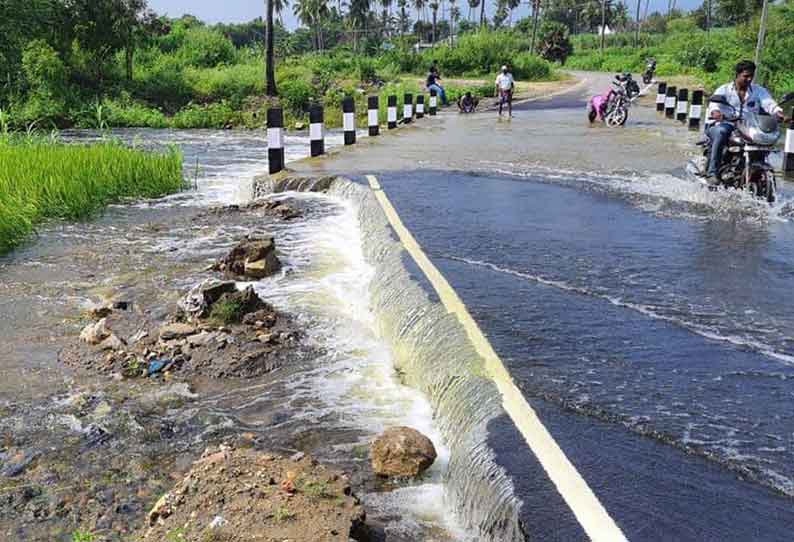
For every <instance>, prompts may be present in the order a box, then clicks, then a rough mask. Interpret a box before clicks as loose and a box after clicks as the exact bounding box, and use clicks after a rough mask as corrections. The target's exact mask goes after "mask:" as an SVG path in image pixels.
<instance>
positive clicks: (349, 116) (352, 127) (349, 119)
mask: <svg viewBox="0 0 794 542" xmlns="http://www.w3.org/2000/svg"><path fill="white" fill-rule="evenodd" d="M342 129H343V130H344V131H345V145H352V144H354V143H355V142H356V102H354V101H353V98H345V99H344V100H342Z"/></svg>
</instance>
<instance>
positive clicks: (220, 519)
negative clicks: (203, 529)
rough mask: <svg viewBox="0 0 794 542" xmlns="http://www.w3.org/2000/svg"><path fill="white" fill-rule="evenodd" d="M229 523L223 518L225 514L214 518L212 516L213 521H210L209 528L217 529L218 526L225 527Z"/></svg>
mask: <svg viewBox="0 0 794 542" xmlns="http://www.w3.org/2000/svg"><path fill="white" fill-rule="evenodd" d="M227 523H229V522H228V521H226V520H225V519H223V516H215V517H214V518H212V521H210V524H209V528H210V529H217V528H218V527H223V526H224V525H226V524H227Z"/></svg>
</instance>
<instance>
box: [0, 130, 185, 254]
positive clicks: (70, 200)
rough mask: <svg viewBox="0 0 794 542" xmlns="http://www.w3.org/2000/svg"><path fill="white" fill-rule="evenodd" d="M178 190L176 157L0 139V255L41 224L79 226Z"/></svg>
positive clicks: (116, 146)
mask: <svg viewBox="0 0 794 542" xmlns="http://www.w3.org/2000/svg"><path fill="white" fill-rule="evenodd" d="M183 187H184V180H183V176H182V155H181V154H180V153H179V152H178V151H176V150H171V151H169V152H167V153H165V154H154V153H147V152H143V151H141V150H137V149H130V148H127V147H124V146H123V145H122V144H120V143H118V142H112V141H107V142H103V143H98V144H94V145H68V144H63V143H59V142H57V141H52V140H48V139H44V138H40V137H35V136H30V137H16V136H12V135H9V134H5V135H0V253H4V252H7V251H9V250H11V249H12V248H14V247H15V246H18V245H19V244H20V243H22V242H24V240H25V239H26V238H27V237H28V236H29V235H30V234H31V233H32V231H33V230H34V228H35V227H36V225H37V224H39V223H41V222H42V221H44V220H47V219H62V220H84V219H88V218H91V217H92V216H95V215H96V214H97V213H99V212H100V211H101V210H102V209H103V208H104V207H105V206H106V205H108V204H111V203H118V202H121V201H123V200H125V199H127V198H154V197H160V196H164V195H166V194H169V193H172V192H176V191H179V190H181V189H182V188H183Z"/></svg>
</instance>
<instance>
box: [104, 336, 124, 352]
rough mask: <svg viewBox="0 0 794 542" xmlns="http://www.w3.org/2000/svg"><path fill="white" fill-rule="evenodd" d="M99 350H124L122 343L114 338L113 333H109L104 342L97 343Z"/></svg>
mask: <svg viewBox="0 0 794 542" xmlns="http://www.w3.org/2000/svg"><path fill="white" fill-rule="evenodd" d="M99 348H100V349H101V350H121V349H122V348H124V342H123V341H122V340H121V339H119V338H118V337H116V335H115V334H114V333H111V334H110V335H109V336H108V337H107V338H106V339H105V340H104V341H102V342H101V343H99Z"/></svg>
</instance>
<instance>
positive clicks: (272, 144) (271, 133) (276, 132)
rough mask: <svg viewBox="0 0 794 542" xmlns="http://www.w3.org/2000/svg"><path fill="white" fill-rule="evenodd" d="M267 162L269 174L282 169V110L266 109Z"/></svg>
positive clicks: (275, 108) (277, 108) (276, 108)
mask: <svg viewBox="0 0 794 542" xmlns="http://www.w3.org/2000/svg"><path fill="white" fill-rule="evenodd" d="M267 163H268V170H269V171H270V174H271V175H272V174H274V173H278V172H279V171H281V170H282V169H284V110H283V109H281V108H280V107H274V108H272V109H268V110H267Z"/></svg>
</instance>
